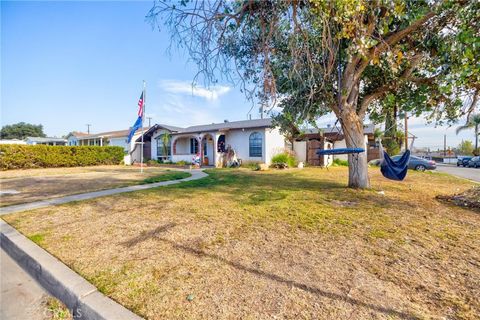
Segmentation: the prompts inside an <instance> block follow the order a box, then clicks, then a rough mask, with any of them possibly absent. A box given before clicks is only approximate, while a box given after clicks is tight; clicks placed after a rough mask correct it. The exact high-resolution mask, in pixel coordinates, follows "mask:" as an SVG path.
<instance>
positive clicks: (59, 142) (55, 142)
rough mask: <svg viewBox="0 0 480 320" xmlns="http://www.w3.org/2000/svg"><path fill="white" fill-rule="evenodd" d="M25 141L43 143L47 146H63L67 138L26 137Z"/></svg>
mask: <svg viewBox="0 0 480 320" xmlns="http://www.w3.org/2000/svg"><path fill="white" fill-rule="evenodd" d="M25 142H26V144H28V145H37V144H44V145H48V146H64V145H66V144H67V139H63V138H52V137H27V138H26V139H25Z"/></svg>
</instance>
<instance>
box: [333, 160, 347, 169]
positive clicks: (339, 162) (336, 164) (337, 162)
mask: <svg viewBox="0 0 480 320" xmlns="http://www.w3.org/2000/svg"><path fill="white" fill-rule="evenodd" d="M332 166H334V167H348V161H347V160H342V159H338V158H336V159H333V163H332Z"/></svg>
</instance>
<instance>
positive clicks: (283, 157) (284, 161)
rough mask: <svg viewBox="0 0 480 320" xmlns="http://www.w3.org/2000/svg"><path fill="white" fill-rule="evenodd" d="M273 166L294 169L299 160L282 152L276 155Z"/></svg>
mask: <svg viewBox="0 0 480 320" xmlns="http://www.w3.org/2000/svg"><path fill="white" fill-rule="evenodd" d="M271 163H272V166H274V167H277V166H278V165H287V167H289V168H294V167H295V166H296V164H297V159H295V157H294V156H293V155H292V154H289V153H287V152H282V153H278V154H276V155H274V156H273V157H272V160H271Z"/></svg>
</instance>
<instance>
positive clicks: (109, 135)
mask: <svg viewBox="0 0 480 320" xmlns="http://www.w3.org/2000/svg"><path fill="white" fill-rule="evenodd" d="M148 129H149V127H144V128H143V130H144V131H148ZM140 130H141V129H139V130H138V131H137V132H140ZM129 133H130V129H127V130H118V131H107V132H99V133H92V134H84V133H82V134H81V135H77V134H74V135H75V137H76V138H77V139H79V140H85V139H95V138H119V137H126V136H128V134H129Z"/></svg>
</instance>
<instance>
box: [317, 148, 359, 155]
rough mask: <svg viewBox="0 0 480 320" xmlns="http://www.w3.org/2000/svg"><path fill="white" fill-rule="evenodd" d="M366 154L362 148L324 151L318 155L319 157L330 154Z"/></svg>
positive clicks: (319, 151)
mask: <svg viewBox="0 0 480 320" xmlns="http://www.w3.org/2000/svg"><path fill="white" fill-rule="evenodd" d="M360 152H365V149H362V148H339V149H323V150H318V151H317V154H318V155H319V156H324V155H330V154H348V153H360Z"/></svg>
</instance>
